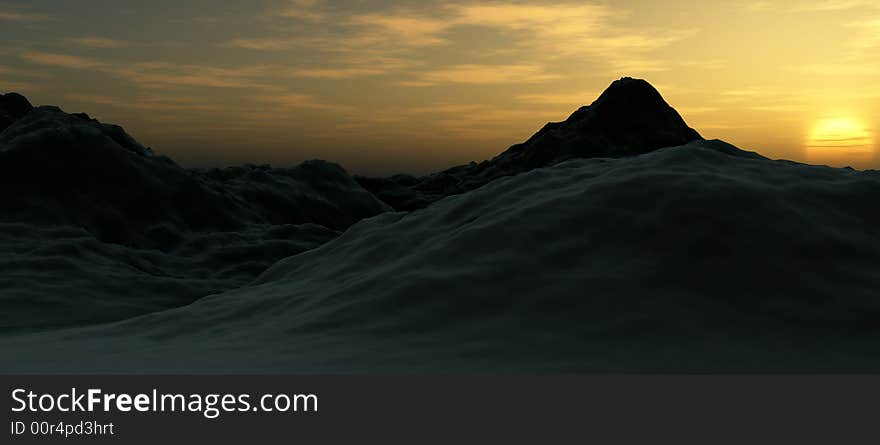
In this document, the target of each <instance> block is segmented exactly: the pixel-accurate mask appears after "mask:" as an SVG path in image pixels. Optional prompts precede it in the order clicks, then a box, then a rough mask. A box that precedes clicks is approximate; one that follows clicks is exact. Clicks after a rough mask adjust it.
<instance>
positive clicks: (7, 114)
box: [0, 93, 34, 131]
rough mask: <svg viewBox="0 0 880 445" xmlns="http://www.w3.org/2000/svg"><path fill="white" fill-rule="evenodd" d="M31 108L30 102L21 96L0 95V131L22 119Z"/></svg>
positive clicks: (14, 94)
mask: <svg viewBox="0 0 880 445" xmlns="http://www.w3.org/2000/svg"><path fill="white" fill-rule="evenodd" d="M33 108H34V107H33V105H31V103H30V101H28V100H27V98H26V97H24V96H22V95H21V94H18V93H7V94H0V131H3V130H5V129H6V127H8V126H10V125H12V123H13V122H15V121H17V120H19V119H21V118H22V117H24V115H26V114H28V113H29V112H30V111H31V110H32V109H33Z"/></svg>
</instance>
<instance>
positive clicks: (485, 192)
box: [0, 141, 880, 373]
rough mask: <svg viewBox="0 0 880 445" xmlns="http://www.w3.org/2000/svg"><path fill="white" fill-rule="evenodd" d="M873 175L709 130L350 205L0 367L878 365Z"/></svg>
mask: <svg viewBox="0 0 880 445" xmlns="http://www.w3.org/2000/svg"><path fill="white" fill-rule="evenodd" d="M878 196H880V173H878V172H873V171H868V172H859V171H853V170H848V169H833V168H827V167H816V166H807V165H802V164H797V163H793V162H787V161H770V160H766V159H761V158H759V157H756V156H751V155H748V154H747V153H744V152H740V151H738V150H737V149H736V148H734V147H732V146H730V145H727V144H725V143H723V142H720V141H696V142H692V143H690V144H687V145H684V146H681V147H672V148H665V149H661V150H657V151H654V152H650V153H647V154H642V155H639V156H634V157H625V158H616V159H611V158H595V159H579V160H571V161H567V162H563V163H561V164H558V165H555V166H552V167H548V168H539V169H535V170H532V171H530V172H527V173H523V174H520V175H516V176H512V177H507V178H502V179H499V180H496V181H493V182H491V183H489V184H487V185H486V186H484V187H481V188H479V189H476V190H473V191H471V192H468V193H465V194H462V195H458V196H452V197H448V198H446V199H443V200H441V201H438V202H436V203H435V204H433V205H431V206H429V207H427V208H426V209H423V210H419V211H415V212H412V213H385V214H381V215H378V216H375V217H373V218H370V219H366V220H363V221H361V222H359V223H357V224H356V225H354V226H353V227H351V228H350V229H349V230H347V231H346V232H345V233H344V234H342V235H341V236H340V237H339V238H336V239H334V240H333V241H330V242H328V243H326V244H324V245H323V246H321V247H319V248H316V249H313V250H310V251H307V252H304V253H301V254H299V255H296V256H292V257H289V258H287V259H285V260H282V261H280V262H278V263H276V264H275V265H274V266H272V267H271V268H270V269H269V270H267V271H266V272H265V273H263V274H262V275H260V277H259V278H258V279H257V280H256V281H255V282H253V283H251V284H249V285H246V286H242V287H240V288H238V289H235V290H231V291H228V292H225V293H220V294H217V295H213V296H210V297H207V298H203V299H200V300H198V301H196V302H194V303H192V304H190V305H188V306H185V307H181V308H177V309H171V310H166V311H161V312H157V313H154V314H150V315H146V316H142V317H138V318H134V319H131V320H127V321H122V322H117V323H112V324H107V325H101V326H90V327H82V328H73V329H66V330H58V331H52V332H43V333H32V334H15V335H6V336H2V337H0V348H2V349H3V350H4V351H5V353H4V354H3V358H2V359H0V360H3V361H5V363H3V366H2V369H3V370H5V371H9V372H16V371H54V372H58V371H106V372H120V371H121V372H126V371H127V372H152V371H157V372H158V371H164V372H236V371H243V372H270V371H271V372H310V373H314V372H336V373H360V372H395V373H400V372H431V373H446V372H493V373H495V372H517V373H518V372H580V371H596V370H600V371H606V370H626V371H648V370H665V371H684V370H700V371H705V370H712V371H721V370H723V371H738V370H762V371H767V370H818V369H835V370H876V369H880V354H877V344H878V341H880V328H878V326H880V323H878V321H880V299H878V289H880V267H878V266H880V231H878V230H877V227H878V225H880V207H878V206H877V197H878Z"/></svg>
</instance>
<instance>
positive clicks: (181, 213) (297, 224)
mask: <svg viewBox="0 0 880 445" xmlns="http://www.w3.org/2000/svg"><path fill="white" fill-rule="evenodd" d="M0 119H2V122H3V125H4V127H3V130H2V131H0V270H2V271H3V273H2V274H0V307H2V308H3V310H2V311H0V314H2V315H0V330H12V331H18V330H21V329H46V328H50V327H57V326H69V325H78V324H82V323H97V322H106V321H113V320H120V319H124V318H128V317H132V316H135V315H140V314H144V313H148V312H153V311H157V310H162V309H167V308H171V307H177V306H181V305H185V304H189V303H191V302H192V301H195V300H197V299H198V298H201V297H204V296H205V295H209V294H212V293H216V292H222V291H224V290H228V289H232V288H235V287H238V286H241V285H244V284H246V283H248V282H249V281H250V280H252V279H253V278H254V277H255V276H256V275H257V274H259V273H261V272H263V271H264V270H265V269H266V268H268V267H269V266H271V265H272V264H273V263H274V262H275V261H277V260H279V259H282V258H284V257H287V256H290V255H294V254H297V253H300V252H303V251H305V250H308V249H312V248H314V247H317V246H319V245H321V244H323V243H325V242H327V241H329V240H330V239H332V238H335V237H336V236H338V235H339V233H340V231H341V230H345V229H346V228H348V227H349V226H351V225H352V224H354V223H355V222H357V221H359V220H361V219H363V218H368V217H371V216H375V215H377V214H379V213H382V212H386V211H388V210H390V208H389V207H388V206H387V205H385V204H384V203H382V202H381V201H379V200H378V199H377V198H376V197H374V196H373V195H372V194H370V193H369V192H367V191H366V190H364V189H363V188H362V187H361V186H360V185H358V183H357V182H356V181H355V180H354V179H353V178H352V177H351V176H350V175H349V174H348V173H347V172H346V171H345V170H344V169H342V167H340V166H338V165H336V164H333V163H330V162H325V161H308V162H304V163H302V164H301V165H299V166H297V167H293V168H271V167H268V166H241V167H230V168H223V169H211V170H192V169H185V168H183V167H181V166H179V165H177V164H176V163H175V162H174V161H172V160H171V159H169V158H167V157H165V156H161V155H158V154H156V153H154V152H153V151H152V150H151V149H149V148H146V147H144V146H143V145H141V144H140V143H138V142H137V141H136V140H135V139H134V138H132V137H131V136H130V135H128V134H127V133H126V132H125V130H123V129H122V128H121V127H119V126H116V125H110V124H105V123H101V122H99V121H97V120H96V119H92V118H90V117H89V116H88V115H86V114H82V113H78V114H68V113H65V112H63V111H62V110H61V109H59V108H57V107H49V106H42V107H36V108H34V107H32V106H31V105H30V103H29V102H28V100H27V99H25V98H24V97H23V96H20V95H17V94H14V93H10V94H6V95H3V96H0Z"/></svg>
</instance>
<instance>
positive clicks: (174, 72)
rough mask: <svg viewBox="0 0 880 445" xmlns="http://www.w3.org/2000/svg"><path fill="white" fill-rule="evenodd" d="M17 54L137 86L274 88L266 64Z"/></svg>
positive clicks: (32, 60)
mask: <svg viewBox="0 0 880 445" xmlns="http://www.w3.org/2000/svg"><path fill="white" fill-rule="evenodd" d="M20 56H21V58H22V59H24V60H27V61H29V62H31V63H35V64H38V65H46V66H58V67H62V68H68V69H78V70H93V71H98V72H102V73H105V74H109V75H113V76H116V77H119V78H122V79H125V80H127V81H129V82H132V83H134V84H137V85H139V86H141V87H150V88H169V87H182V86H184V87H213V88H263V89H273V88H274V87H273V86H272V85H271V84H270V83H268V82H266V81H265V80H264V78H265V77H266V75H267V74H268V73H270V72H271V70H270V68H269V67H267V66H245V67H214V66H205V65H188V64H186V65H178V64H172V63H165V62H146V63H134V64H128V63H126V64H122V63H118V64H114V63H110V62H103V61H99V60H95V59H91V58H86V57H80V56H73V55H68V54H57V53H44V52H25V53H22V54H21V55H20Z"/></svg>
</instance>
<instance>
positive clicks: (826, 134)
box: [807, 117, 874, 166]
mask: <svg viewBox="0 0 880 445" xmlns="http://www.w3.org/2000/svg"><path fill="white" fill-rule="evenodd" d="M807 158H808V161H809V162H810V163H811V164H826V165H834V166H842V165H853V166H859V165H867V164H869V163H871V161H873V160H874V140H873V137H872V135H871V131H870V130H869V129H868V128H867V127H866V126H865V125H864V124H862V123H861V122H859V121H858V120H856V119H851V118H840V117H837V118H830V119H823V120H820V121H818V122H816V125H815V126H814V127H813V130H812V131H811V133H810V136H809V138H808V140H807Z"/></svg>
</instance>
